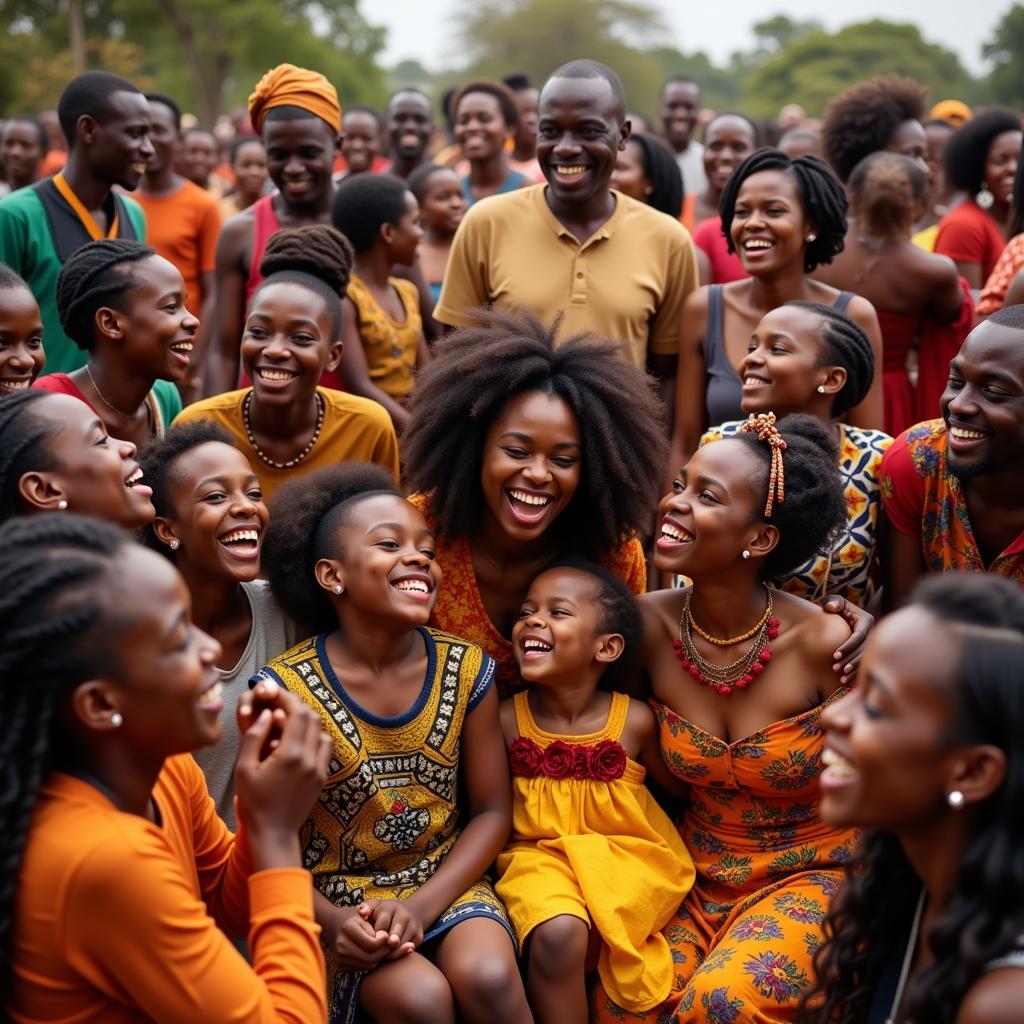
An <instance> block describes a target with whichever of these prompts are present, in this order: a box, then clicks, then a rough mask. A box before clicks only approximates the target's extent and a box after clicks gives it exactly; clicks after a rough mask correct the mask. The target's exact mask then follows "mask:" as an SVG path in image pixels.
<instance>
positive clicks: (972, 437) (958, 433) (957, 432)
mask: <svg viewBox="0 0 1024 1024" xmlns="http://www.w3.org/2000/svg"><path fill="white" fill-rule="evenodd" d="M949 432H950V434H952V435H953V437H955V438H956V439H957V440H958V441H977V440H979V439H980V438H982V437H984V436H985V435H984V434H983V433H981V431H979V430H965V429H964V428H963V427H950V428H949Z"/></svg>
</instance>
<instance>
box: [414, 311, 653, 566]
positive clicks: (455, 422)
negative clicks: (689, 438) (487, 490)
mask: <svg viewBox="0 0 1024 1024" xmlns="http://www.w3.org/2000/svg"><path fill="white" fill-rule="evenodd" d="M479 315H480V325H479V326H477V327H470V328H462V329H460V330H457V331H455V332H453V333H452V334H451V335H450V336H448V337H447V338H444V339H442V340H441V341H439V342H438V343H437V344H436V345H435V348H434V358H433V359H431V361H430V362H429V363H428V364H427V365H426V366H425V367H424V368H423V369H422V370H421V371H420V373H419V375H418V376H417V381H416V388H415V390H414V391H413V394H412V397H411V401H410V406H409V408H410V412H411V420H410V422H409V425H408V427H407V428H406V431H405V434H404V435H403V438H402V442H403V446H404V459H403V461H404V467H403V480H404V481H405V482H406V483H407V484H408V486H409V487H410V489H411V490H415V491H421V492H423V493H425V494H429V496H430V512H431V515H432V516H433V517H434V518H436V520H437V521H438V523H439V525H440V530H441V532H442V533H444V534H445V535H447V536H448V537H449V538H452V539H455V538H458V537H466V536H470V535H472V534H473V533H475V532H476V530H477V528H478V527H479V525H480V521H481V518H482V515H483V510H484V499H483V494H482V492H481V487H480V471H481V467H482V464H483V453H484V442H485V439H486V437H487V432H488V430H489V429H490V427H491V424H492V423H493V422H494V420H495V419H496V418H497V417H498V416H499V415H500V414H501V412H502V410H503V409H504V408H505V406H506V405H507V404H508V402H509V401H510V400H512V399H514V398H517V397H519V396H521V395H526V394H531V393H537V392H540V393H543V394H549V395H556V396H557V397H558V398H560V399H562V401H563V402H565V404H566V405H567V406H568V407H569V408H570V409H571V410H572V412H573V414H574V416H575V417H576V419H577V420H578V422H579V426H580V434H581V442H582V446H583V455H582V460H581V466H580V482H579V486H578V487H577V489H576V493H575V494H574V495H573V497H572V500H571V501H570V502H569V504H568V506H567V507H566V509H565V510H564V511H563V512H562V514H561V515H560V516H559V517H558V519H557V520H556V522H555V523H554V524H553V526H552V530H553V531H554V534H553V536H554V539H555V540H556V541H557V542H558V543H559V544H560V545H561V550H564V551H565V553H566V554H572V555H578V556H581V557H585V558H590V559H595V558H598V557H600V556H601V555H602V554H604V553H605V552H608V551H610V550H612V549H614V548H615V547H617V546H618V545H619V544H621V543H622V542H623V539H624V538H625V537H627V536H629V535H631V534H634V533H640V534H642V533H644V532H646V531H647V530H649V529H650V513H651V509H652V508H654V507H655V505H656V504H657V500H658V497H659V496H660V495H659V487H660V485H659V481H660V480H661V478H662V475H663V474H664V463H665V459H666V455H667V452H666V440H665V434H666V431H665V426H664V409H663V407H662V405H661V403H660V401H659V399H658V397H657V395H656V393H655V391H654V387H653V382H652V381H651V379H650V378H649V377H648V376H647V375H646V374H645V373H644V372H643V371H642V370H640V369H639V368H638V367H635V366H633V365H632V364H631V363H628V362H627V361H626V360H624V359H623V356H622V347H621V345H619V344H617V343H614V342H609V341H604V340H601V339H599V338H597V337H596V336H595V335H592V334H579V335H575V336H574V337H571V338H568V339H567V340H565V341H563V342H561V343H559V344H557V345H556V337H557V334H558V328H559V324H560V319H556V320H555V321H553V322H552V323H551V324H549V325H545V324H543V323H541V321H540V320H539V319H538V318H537V317H536V316H535V315H533V314H532V313H526V312H524V313H510V312H506V311H502V310H496V309H489V310H482V311H480V313H479Z"/></svg>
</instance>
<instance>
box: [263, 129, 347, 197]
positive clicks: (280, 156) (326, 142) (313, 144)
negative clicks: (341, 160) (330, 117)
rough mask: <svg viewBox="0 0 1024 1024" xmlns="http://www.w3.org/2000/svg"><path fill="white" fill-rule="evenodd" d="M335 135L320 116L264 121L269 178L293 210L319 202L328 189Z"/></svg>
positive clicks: (335, 147)
mask: <svg viewBox="0 0 1024 1024" xmlns="http://www.w3.org/2000/svg"><path fill="white" fill-rule="evenodd" d="M337 144H338V140H337V136H336V135H335V134H334V132H333V131H331V128H330V125H328V124H327V122H326V121H321V120H320V118H319V117H297V118H289V119H287V120H280V121H277V120H274V119H273V118H270V117H268V118H267V119H266V120H265V121H264V122H263V145H264V147H265V148H266V153H267V170H268V172H269V173H270V180H271V181H272V182H273V183H274V185H275V186H276V187H277V188H278V189H279V190H280V192H281V196H282V198H283V199H284V201H285V203H286V204H287V205H288V206H289V207H291V208H293V209H296V210H305V209H308V208H309V207H315V206H319V205H320V204H322V203H323V200H324V197H325V196H326V195H327V193H328V192H329V191H330V189H331V172H332V171H333V169H334V154H335V152H336V150H337Z"/></svg>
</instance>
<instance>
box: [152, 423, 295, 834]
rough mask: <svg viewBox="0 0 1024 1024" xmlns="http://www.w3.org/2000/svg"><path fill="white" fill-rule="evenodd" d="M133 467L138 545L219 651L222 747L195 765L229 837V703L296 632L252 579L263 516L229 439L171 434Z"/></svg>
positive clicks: (212, 427) (252, 479) (203, 426)
mask: <svg viewBox="0 0 1024 1024" xmlns="http://www.w3.org/2000/svg"><path fill="white" fill-rule="evenodd" d="M139 461H140V463H141V464H142V468H143V470H144V471H145V479H146V482H147V483H148V484H149V486H150V487H151V488H152V489H153V506H154V507H155V509H156V516H157V517H156V519H155V520H154V521H153V522H152V523H151V524H150V525H149V526H147V527H146V530H145V534H144V537H145V541H146V543H147V545H148V546H149V547H151V548H152V549H153V550H154V551H159V552H160V553H161V554H163V555H166V556H167V557H169V558H170V560H171V561H172V562H173V563H174V564H175V566H177V569H178V572H180V573H181V575H182V577H183V579H184V580H185V585H186V586H187V587H188V590H189V593H190V594H191V596H192V617H193V619H194V620H195V623H196V625H197V626H198V627H199V628H200V629H201V630H203V631H204V632H205V633H209V634H210V636H212V637H213V638H214V639H215V640H216V641H218V642H219V643H220V647H221V656H220V657H219V658H218V659H217V671H218V673H219V675H220V685H221V690H222V695H223V700H224V710H223V711H222V713H221V738H220V742H218V743H216V744H214V745H213V746H209V747H204V748H203V749H202V750H201V751H197V752H196V755H195V758H196V760H197V761H198V762H199V767H200V768H202V769H203V774H204V775H205V776H206V784H207V787H208V788H209V790H210V795H211V796H212V797H213V800H214V803H216V805H217V813H218V814H219V815H220V817H221V819H222V820H223V821H225V822H227V824H228V827H229V828H231V829H232V830H233V829H234V828H235V807H234V795H235V776H234V772H235V761H236V760H237V759H238V750H239V744H240V743H241V735H240V733H239V731H238V727H237V725H236V722H235V707H236V705H237V704H238V698H239V696H240V695H241V694H242V693H244V692H246V689H247V683H248V682H249V678H250V676H252V675H253V674H254V673H255V672H256V671H257V670H258V669H260V668H262V667H263V666H264V665H266V664H267V662H268V661H270V659H271V658H276V657H277V656H278V655H279V654H281V653H283V652H284V651H286V650H288V648H289V647H291V646H292V645H293V644H295V643H296V642H297V641H298V640H300V639H301V636H300V631H299V630H298V629H297V627H296V626H295V625H294V623H293V622H292V621H291V619H289V618H288V616H287V615H285V613H284V612H283V611H282V610H281V606H280V605H279V604H278V603H277V601H275V600H274V598H273V595H272V594H271V593H270V588H269V586H268V585H267V584H266V582H265V581H263V580H260V579H257V577H258V576H259V572H260V552H261V548H262V544H263V534H264V531H265V530H266V528H267V520H268V518H269V516H268V513H267V506H266V505H265V504H264V503H263V492H262V490H261V488H260V482H259V478H258V477H257V476H256V473H255V471H254V470H253V468H252V466H251V465H250V464H249V461H248V460H247V459H246V457H245V456H244V455H243V454H242V453H241V452H240V451H239V450H238V449H237V448H236V447H235V444H234V442H233V441H232V439H231V435H230V434H228V432H227V431H226V430H223V429H222V428H221V427H218V426H217V425H216V424H214V423H210V422H209V421H208V420H198V421H196V422H195V423H182V424H178V425H176V426H173V427H171V429H170V430H169V431H168V432H167V434H166V435H165V436H164V437H163V438H162V439H161V440H159V441H155V442H154V443H153V444H151V445H149V446H148V447H147V448H145V449H143V451H142V453H141V454H140V456H139Z"/></svg>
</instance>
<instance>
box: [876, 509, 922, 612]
mask: <svg viewBox="0 0 1024 1024" xmlns="http://www.w3.org/2000/svg"><path fill="white" fill-rule="evenodd" d="M886 554H887V556H888V557H885V558H883V560H882V565H883V566H884V568H885V590H884V592H883V595H882V596H883V605H884V607H885V610H886V611H894V610H895V609H897V608H900V607H901V606H902V605H904V604H905V603H906V600H907V598H908V597H909V596H910V591H911V590H913V589H914V584H915V583H916V582H917V581H918V580H919V579H920V578H921V577H922V576H923V575H924V573H925V565H924V556H923V555H922V554H921V538H920V537H911V536H910V535H908V534H906V533H901V532H900V531H899V530H897V529H894V528H893V529H890V530H889V534H888V551H887V552H886Z"/></svg>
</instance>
